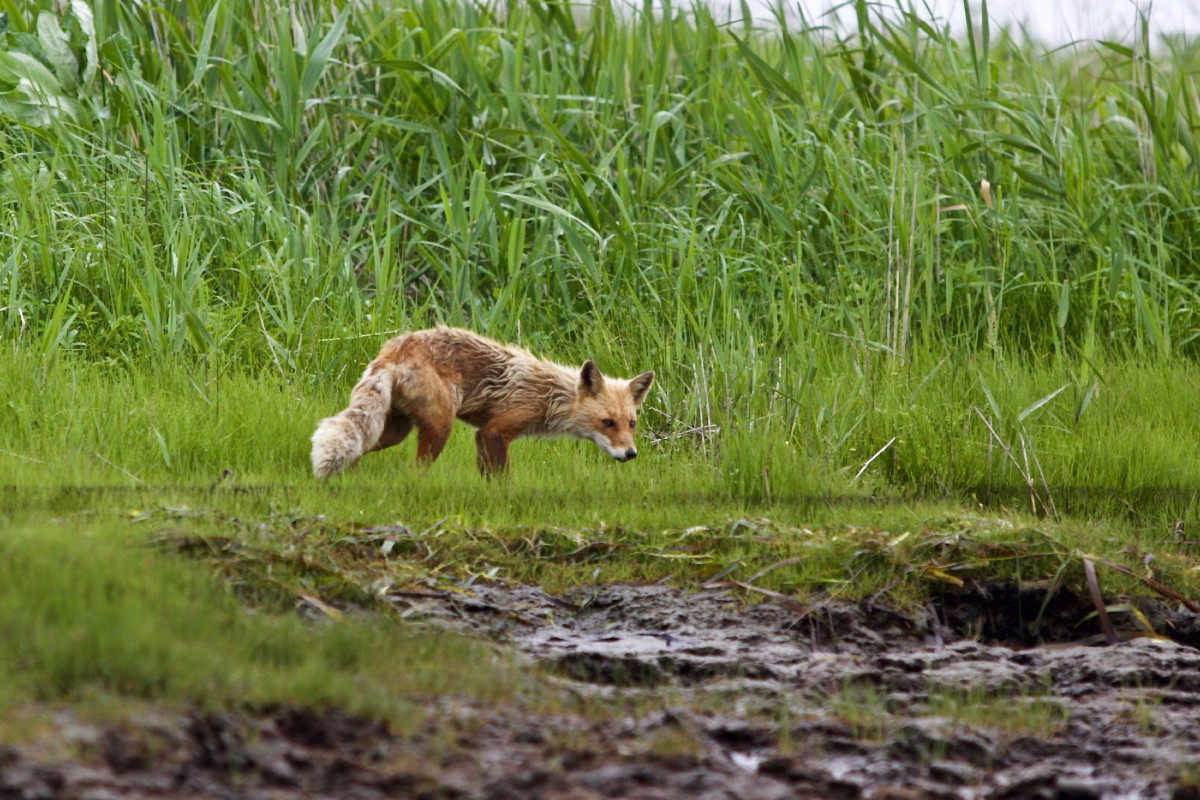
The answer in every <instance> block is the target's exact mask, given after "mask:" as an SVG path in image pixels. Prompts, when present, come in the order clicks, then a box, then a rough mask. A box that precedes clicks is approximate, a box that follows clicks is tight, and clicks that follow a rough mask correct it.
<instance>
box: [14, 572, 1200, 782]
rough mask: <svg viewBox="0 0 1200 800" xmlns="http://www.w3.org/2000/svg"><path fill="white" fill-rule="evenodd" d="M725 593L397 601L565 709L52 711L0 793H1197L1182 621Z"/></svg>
mask: <svg viewBox="0 0 1200 800" xmlns="http://www.w3.org/2000/svg"><path fill="white" fill-rule="evenodd" d="M731 591H732V590H731V588H730V587H715V588H709V589H707V590H701V591H692V592H684V591H681V590H679V589H676V588H672V587H668V586H663V585H651V586H626V585H616V586H612V585H610V586H596V587H587V588H581V589H577V590H575V591H573V592H570V593H568V594H565V595H562V596H551V595H548V594H546V593H544V592H542V591H540V590H539V589H537V588H534V587H521V586H517V587H513V586H500V585H488V584H479V583H476V584H474V585H471V586H459V587H454V588H449V587H439V586H437V585H432V586H431V587H430V588H429V589H427V590H422V591H405V592H396V593H394V594H393V595H392V597H391V601H392V602H393V604H394V605H395V607H396V609H397V610H398V611H400V612H401V613H402V614H403V615H404V616H405V617H407V618H409V619H411V620H413V621H414V622H416V623H419V624H426V625H431V626H437V627H444V628H450V629H455V630H463V631H468V632H471V633H473V634H476V635H480V636H485V637H489V638H491V639H493V640H495V641H496V642H498V643H499V644H500V646H502V647H504V648H512V649H513V650H514V651H515V652H516V653H517V654H518V655H517V656H516V657H518V658H520V659H522V660H524V661H525V662H526V663H527V665H528V675H529V680H530V683H531V686H532V685H537V686H539V687H542V688H541V692H542V693H543V695H557V696H560V697H562V698H567V699H572V700H573V701H574V702H566V701H565V700H564V702H562V703H561V704H559V705H558V706H555V705H554V704H546V703H542V704H541V705H538V704H523V703H516V704H509V705H504V706H500V707H483V706H476V705H473V704H472V703H471V702H469V701H465V700H462V699H457V698H445V697H443V698H437V699H431V701H430V703H431V711H432V713H430V715H429V717H428V719H427V720H426V721H424V722H423V723H422V724H420V725H419V726H418V728H417V730H416V732H415V733H411V734H406V735H404V736H400V735H397V734H396V733H394V732H393V731H390V730H388V729H387V728H386V727H385V726H383V725H381V724H380V723H378V722H374V721H371V720H367V719H358V718H353V717H348V716H346V715H343V714H339V713H338V712H336V711H329V712H322V713H317V712H314V711H311V710H306V709H299V708H292V707H272V708H259V709H244V710H241V711H238V712H235V713H200V712H197V711H193V712H188V713H182V714H177V715H166V714H163V715H146V716H143V717H140V718H137V717H135V718H131V719H129V720H126V721H123V722H122V723H120V724H111V723H110V724H101V723H88V722H84V721H81V720H80V719H78V718H76V717H74V716H72V715H71V714H70V713H69V712H65V711H60V712H57V714H56V715H55V716H54V717H53V719H52V721H51V723H50V725H49V727H48V729H47V732H46V733H45V734H44V735H42V736H40V737H38V738H37V739H36V740H34V741H31V742H28V743H25V744H22V745H19V746H7V747H0V798H59V797H61V798H79V800H85V799H86V800H104V799H105V798H118V797H120V798H126V797H128V798H142V797H146V798H149V797H180V798H191V797H195V798H201V797H203V798H209V797H214V798H215V797H220V798H226V797H228V798H242V797H245V798H300V797H330V798H364V799H367V798H383V797H405V798H408V797H412V798H480V800H484V799H487V800H493V799H494V800H500V799H501V798H505V799H507V798H546V800H557V799H560V798H562V799H565V798H606V797H615V798H645V799H646V800H652V799H653V800H658V799H659V798H662V799H664V800H665V799H666V798H702V799H703V800H717V798H745V799H747V800H756V799H758V798H762V799H763V800H775V799H776V798H778V799H779V800H782V799H783V798H880V799H883V798H896V799H897V800H899V799H900V798H926V797H928V798H963V799H970V798H989V799H991V798H994V799H995V800H1001V799H1004V800H1024V799H1026V798H1028V799H1030V800H1033V799H1034V798H1059V799H1060V800H1084V799H1086V798H1164V800H1168V799H1169V800H1185V799H1188V800H1190V798H1200V651H1198V650H1197V649H1196V648H1195V647H1194V645H1195V644H1196V643H1197V642H1198V641H1200V636H1198V630H1200V627H1198V625H1197V621H1196V619H1195V615H1192V614H1190V613H1189V612H1186V611H1184V610H1181V609H1175V608H1172V607H1170V606H1167V605H1164V604H1162V603H1157V602H1150V601H1144V602H1142V603H1140V604H1139V606H1138V611H1139V612H1140V613H1139V614H1132V613H1129V614H1124V615H1121V614H1116V613H1114V615H1113V616H1114V622H1125V623H1127V627H1126V628H1125V629H1124V630H1122V631H1120V638H1121V639H1122V640H1123V641H1121V642H1119V643H1118V644H1115V645H1112V646H1105V645H1103V641H1104V637H1103V636H1102V635H1101V632H1100V629H1099V627H1098V626H1097V623H1096V622H1095V620H1094V619H1089V614H1090V612H1091V606H1090V605H1089V603H1088V602H1087V601H1086V600H1085V599H1083V598H1079V597H1076V596H1074V595H1071V594H1070V593H1068V592H1066V591H1065V590H1061V589H1060V590H1059V591H1057V592H1055V593H1054V595H1053V596H1050V597H1049V598H1047V594H1046V589H1044V588H1038V587H1032V588H1026V589H1024V590H1018V589H1016V588H1015V587H1012V586H1007V585H991V586H970V587H964V588H963V589H960V590H955V591H953V592H948V593H947V594H945V595H943V596H942V597H941V598H939V599H938V600H937V601H936V602H933V603H931V604H929V605H928V606H926V607H925V608H922V609H919V610H918V611H916V612H904V613H902V612H899V611H897V610H894V609H891V608H889V607H887V606H886V605H883V604H879V603H875V604H872V603H867V602H864V603H843V602H827V603H820V604H814V605H801V604H799V603H796V602H795V601H792V600H788V599H785V598H767V599H766V600H765V601H764V602H761V603H753V604H749V605H747V602H746V596H745V595H744V594H742V595H740V596H734V595H733V594H732V593H731ZM1139 616H1140V617H1141V618H1142V620H1145V621H1146V622H1149V623H1150V625H1151V627H1153V628H1154V630H1155V631H1157V632H1158V633H1159V634H1160V635H1159V636H1146V635H1144V633H1145V630H1144V623H1143V622H1141V621H1139V619H1138V617H1139ZM1163 634H1165V635H1163ZM547 709H555V710H547ZM568 709H570V710H568ZM581 709H591V710H590V711H586V710H581Z"/></svg>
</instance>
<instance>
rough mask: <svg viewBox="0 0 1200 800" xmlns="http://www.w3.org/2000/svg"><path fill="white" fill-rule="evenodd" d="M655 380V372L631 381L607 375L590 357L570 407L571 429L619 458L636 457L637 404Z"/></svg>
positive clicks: (581, 374)
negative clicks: (606, 376)
mask: <svg viewBox="0 0 1200 800" xmlns="http://www.w3.org/2000/svg"><path fill="white" fill-rule="evenodd" d="M653 382H654V373H653V372H643V373H642V374H641V375H638V376H637V377H636V378H631V379H629V380H621V379H619V378H605V377H604V376H603V375H602V374H600V370H599V368H597V367H596V365H595V364H594V363H592V361H591V360H590V359H589V360H587V361H585V362H583V368H582V369H581V370H580V371H579V385H578V387H577V388H576V392H575V402H574V403H573V404H572V408H571V417H572V420H571V422H572V425H571V432H572V433H573V434H575V435H576V436H578V437H579V438H581V439H590V440H591V441H593V442H595V443H596V446H597V447H599V448H600V449H601V450H603V451H604V452H606V453H608V454H609V455H610V456H612V457H613V458H615V459H616V460H617V461H631V460H632V459H634V458H636V457H637V448H636V447H634V446H633V430H634V428H635V427H637V411H638V406H640V405H641V404H642V401H643V400H645V399H646V393H647V392H649V391H650V384H651V383H653Z"/></svg>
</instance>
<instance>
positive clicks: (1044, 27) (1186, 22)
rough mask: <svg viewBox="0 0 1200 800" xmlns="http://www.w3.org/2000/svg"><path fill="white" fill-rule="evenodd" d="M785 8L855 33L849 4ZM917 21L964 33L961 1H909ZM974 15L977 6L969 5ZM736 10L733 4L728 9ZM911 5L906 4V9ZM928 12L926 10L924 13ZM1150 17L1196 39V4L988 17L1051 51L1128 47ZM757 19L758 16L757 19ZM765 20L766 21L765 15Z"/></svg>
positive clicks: (1199, 1)
mask: <svg viewBox="0 0 1200 800" xmlns="http://www.w3.org/2000/svg"><path fill="white" fill-rule="evenodd" d="M748 2H749V4H750V6H751V8H752V9H758V8H764V9H765V8H770V7H772V6H773V5H774V0H748ZM783 2H784V4H785V7H787V8H795V7H796V6H797V4H798V5H799V6H800V7H802V8H804V9H805V12H806V13H807V14H808V17H809V21H810V22H815V21H817V20H818V18H819V15H820V14H822V13H824V12H826V11H828V10H829V9H830V8H832V7H835V6H842V10H841V12H840V16H841V18H842V19H843V20H845V21H846V22H847V23H850V26H851V27H853V20H854V12H853V9H852V8H847V7H846V6H848V5H849V3H844V2H837V0H783ZM913 2H914V4H915V6H916V8H917V9H919V15H920V16H921V17H922V18H925V19H929V18H931V17H936V18H938V19H941V20H943V21H949V22H950V24H951V27H952V29H953V30H955V31H956V32H963V31H964V30H965V25H964V18H965V16H964V12H963V4H962V0H913ZM970 2H971V5H972V6H973V7H974V8H976V9H978V7H979V5H980V4H979V2H978V0H970ZM877 4H878V5H879V6H883V7H888V8H895V7H897V5H898V3H897V0H877ZM732 5H733V6H734V7H735V8H736V2H735V3H733V4H732ZM908 6H909V0H904V7H905V8H907V7H908ZM926 9H927V10H926ZM1139 10H1140V11H1143V12H1146V11H1148V12H1149V17H1150V29H1151V31H1152V32H1153V33H1155V34H1162V33H1169V34H1186V35H1190V36H1196V35H1198V34H1200V0H1153V2H1151V0H991V2H989V3H988V13H989V15H990V18H991V19H992V21H993V24H1012V25H1021V24H1023V25H1025V26H1026V27H1027V28H1028V30H1029V32H1030V34H1031V35H1032V36H1034V37H1035V38H1037V39H1040V40H1042V41H1044V42H1045V43H1047V44H1051V45H1060V44H1066V43H1067V42H1070V41H1072V40H1077V39H1114V40H1117V41H1130V40H1132V37H1133V32H1134V30H1135V25H1136V22H1137V15H1138V11H1139ZM756 16H757V15H756ZM764 16H766V15H764Z"/></svg>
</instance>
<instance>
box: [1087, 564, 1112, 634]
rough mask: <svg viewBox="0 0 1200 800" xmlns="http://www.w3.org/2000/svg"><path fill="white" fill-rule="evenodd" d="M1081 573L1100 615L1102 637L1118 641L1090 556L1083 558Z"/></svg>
mask: <svg viewBox="0 0 1200 800" xmlns="http://www.w3.org/2000/svg"><path fill="white" fill-rule="evenodd" d="M1083 574H1084V576H1085V577H1086V578H1087V585H1088V593H1089V594H1091V596H1092V604H1093V605H1095V606H1096V614H1097V615H1098V616H1099V617H1100V627H1101V628H1102V629H1103V630H1104V638H1105V640H1106V641H1107V642H1108V643H1109V644H1110V645H1114V644H1116V643H1117V642H1119V641H1120V639H1118V638H1117V631H1116V628H1114V627H1113V624H1112V620H1111V619H1109V618H1108V609H1107V608H1105V607H1104V596H1103V595H1101V594H1100V582H1099V581H1098V580H1096V565H1095V564H1093V563H1092V560H1091V559H1090V558H1087V557H1084V559H1083Z"/></svg>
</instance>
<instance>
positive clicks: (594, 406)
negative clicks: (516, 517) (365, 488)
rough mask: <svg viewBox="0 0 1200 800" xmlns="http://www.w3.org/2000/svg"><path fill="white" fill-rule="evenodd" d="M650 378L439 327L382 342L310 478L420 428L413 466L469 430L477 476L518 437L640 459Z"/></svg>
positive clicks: (320, 447)
mask: <svg viewBox="0 0 1200 800" xmlns="http://www.w3.org/2000/svg"><path fill="white" fill-rule="evenodd" d="M653 382H654V373H653V372H643V373H642V374H641V375H638V376H637V377H636V378H630V379H628V380H624V379H619V378H610V377H606V376H605V375H603V374H602V373H601V372H600V369H599V368H598V367H597V366H596V364H595V363H594V362H593V361H592V360H591V359H588V360H587V361H584V362H583V366H582V367H580V368H578V369H576V368H573V367H568V366H564V365H562V364H556V363H554V362H552V361H547V360H545V359H541V358H538V357H537V356H534V355H533V354H531V353H529V352H528V351H527V350H524V349H522V348H520V347H517V346H515V345H509V344H501V343H499V342H496V341H493V340H491V339H489V338H487V337H486V336H481V335H479V334H477V333H474V332H472V331H469V330H464V329H462V328H451V327H446V326H438V327H436V328H431V329H429V330H420V331H412V332H410V333H405V334H403V335H401V336H397V337H396V338H394V339H390V340H388V341H387V342H386V343H385V344H384V345H383V348H382V349H381V350H380V351H379V355H378V356H376V357H375V359H374V360H373V361H371V363H370V364H368V365H367V368H366V370H365V371H364V372H363V376H362V379H361V380H360V381H359V382H358V384H357V385H355V387H354V389H353V390H351V392H350V405H349V406H348V407H347V408H346V409H344V410H343V411H341V412H340V413H338V414H336V415H334V416H332V417H328V418H326V419H323V420H321V421H320V423H319V424H318V425H317V430H316V432H315V433H314V434H313V435H312V440H311V441H312V470H313V475H314V476H315V477H316V478H326V477H328V476H330V475H333V474H335V473H338V472H341V471H342V470H345V469H347V468H349V467H352V466H354V465H355V464H356V463H358V461H359V459H361V458H362V457H363V456H364V455H365V454H367V453H372V452H375V451H376V450H383V449H385V448H388V447H392V446H394V445H397V444H400V442H402V441H404V439H405V437H407V436H408V434H409V433H410V432H411V431H412V429H413V428H416V429H417V465H418V466H420V467H427V466H428V465H430V464H432V463H433V462H434V461H435V460H436V459H437V457H438V456H439V455H440V454H441V452H442V448H443V447H445V446H446V441H447V440H448V439H449V438H450V429H451V427H452V425H453V423H454V420H455V419H456V418H457V419H460V420H462V421H463V422H465V423H467V424H468V425H471V426H473V427H474V428H475V429H476V431H475V451H476V461H477V464H478V467H479V472H480V473H481V474H482V475H483V476H484V477H493V476H496V475H499V474H502V473H506V472H507V471H508V448H509V445H510V444H512V442H513V441H514V440H515V439H518V438H520V437H522V436H546V437H555V436H569V437H572V438H576V439H586V440H588V441H591V442H594V443H595V444H596V446H597V447H599V448H600V449H601V450H602V451H604V452H605V453H607V454H608V455H610V456H612V457H613V458H614V459H616V460H617V461H621V462H625V461H631V460H633V459H634V458H636V457H637V447H636V446H635V445H634V441H633V433H634V430H635V428H636V427H637V412H638V409H639V407H640V406H641V405H642V403H643V402H644V401H645V399H646V395H647V393H648V392H649V391H650V385H651V384H652V383H653Z"/></svg>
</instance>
